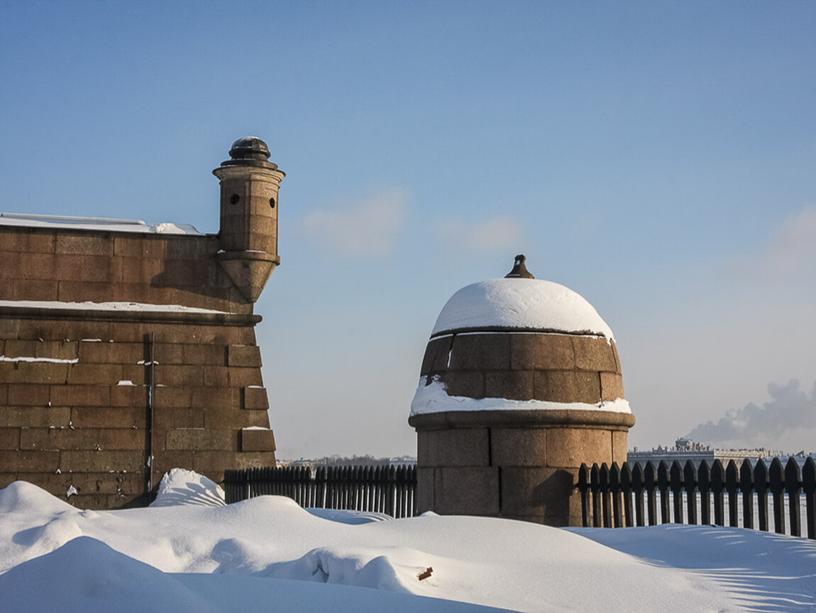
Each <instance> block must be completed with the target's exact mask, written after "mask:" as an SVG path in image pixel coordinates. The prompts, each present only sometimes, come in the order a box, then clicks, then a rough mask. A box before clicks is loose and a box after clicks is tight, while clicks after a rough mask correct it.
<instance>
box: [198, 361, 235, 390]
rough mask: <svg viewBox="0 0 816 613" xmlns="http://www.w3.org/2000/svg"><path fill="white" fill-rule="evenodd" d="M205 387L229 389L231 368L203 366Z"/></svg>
mask: <svg viewBox="0 0 816 613" xmlns="http://www.w3.org/2000/svg"><path fill="white" fill-rule="evenodd" d="M201 368H202V369H203V373H204V385H209V386H213V387H229V385H230V378H229V372H230V370H229V368H227V367H226V366H202V367H201Z"/></svg>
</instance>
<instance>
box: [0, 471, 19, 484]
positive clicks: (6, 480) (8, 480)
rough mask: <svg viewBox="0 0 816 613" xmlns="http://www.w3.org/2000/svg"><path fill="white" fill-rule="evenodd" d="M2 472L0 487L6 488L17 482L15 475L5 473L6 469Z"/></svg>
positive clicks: (0, 474) (0, 473)
mask: <svg viewBox="0 0 816 613" xmlns="http://www.w3.org/2000/svg"><path fill="white" fill-rule="evenodd" d="M2 470H3V472H0V487H7V486H9V485H11V484H12V483H14V482H15V481H17V473H13V472H6V469H2Z"/></svg>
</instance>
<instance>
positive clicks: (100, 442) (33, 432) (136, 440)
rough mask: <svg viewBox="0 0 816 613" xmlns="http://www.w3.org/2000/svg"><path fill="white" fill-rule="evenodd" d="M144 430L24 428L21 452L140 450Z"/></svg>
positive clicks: (142, 443)
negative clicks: (33, 450)
mask: <svg viewBox="0 0 816 613" xmlns="http://www.w3.org/2000/svg"><path fill="white" fill-rule="evenodd" d="M144 444H145V431H144V430H136V429H132V428H116V429H112V428H75V429H71V428H23V429H22V430H21V436H20V449H45V450H60V449H88V450H105V449H131V450H134V449H143V448H144Z"/></svg>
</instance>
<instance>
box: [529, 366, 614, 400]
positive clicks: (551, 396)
mask: <svg viewBox="0 0 816 613" xmlns="http://www.w3.org/2000/svg"><path fill="white" fill-rule="evenodd" d="M535 397H536V399H538V400H549V401H551V402H584V403H589V404H597V403H599V402H600V401H601V381H600V377H599V375H598V373H596V372H579V371H572V370H549V371H536V374H535Z"/></svg>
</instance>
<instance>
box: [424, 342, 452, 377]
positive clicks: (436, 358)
mask: <svg viewBox="0 0 816 613" xmlns="http://www.w3.org/2000/svg"><path fill="white" fill-rule="evenodd" d="M452 340H453V337H451V336H446V337H443V338H436V339H433V340H430V341H428V345H427V347H425V356H424V357H423V358H422V367H421V368H420V374H421V375H427V374H430V373H435V372H442V371H445V370H447V368H448V358H449V356H450V349H451V341H452Z"/></svg>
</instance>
